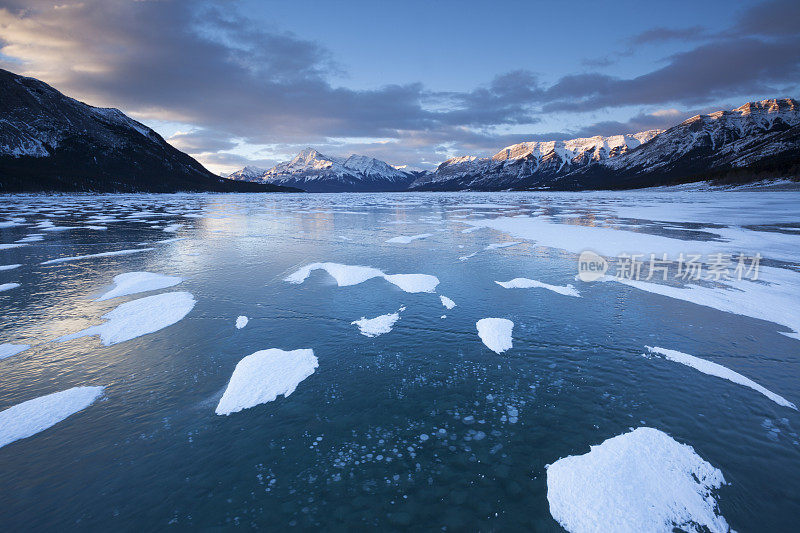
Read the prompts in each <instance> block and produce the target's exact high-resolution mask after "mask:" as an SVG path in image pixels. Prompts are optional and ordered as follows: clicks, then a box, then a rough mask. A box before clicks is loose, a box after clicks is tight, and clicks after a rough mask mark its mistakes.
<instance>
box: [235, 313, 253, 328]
mask: <svg viewBox="0 0 800 533" xmlns="http://www.w3.org/2000/svg"><path fill="white" fill-rule="evenodd" d="M249 321H250V320H249V319H248V318H247V317H246V316H244V315H240V316H237V317H236V329H242V328H243V327H245V326H246V325H247V323H248V322H249Z"/></svg>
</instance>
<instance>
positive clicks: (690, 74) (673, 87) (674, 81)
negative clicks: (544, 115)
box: [542, 36, 800, 112]
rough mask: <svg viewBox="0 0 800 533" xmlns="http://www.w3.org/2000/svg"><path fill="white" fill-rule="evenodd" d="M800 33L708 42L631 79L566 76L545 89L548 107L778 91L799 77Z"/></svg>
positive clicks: (584, 107)
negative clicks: (789, 35)
mask: <svg viewBox="0 0 800 533" xmlns="http://www.w3.org/2000/svg"><path fill="white" fill-rule="evenodd" d="M799 74H800V37H798V36H791V37H787V38H782V39H777V40H772V41H764V40H760V39H755V38H750V37H745V38H739V39H728V40H722V41H715V42H710V43H708V44H704V45H701V46H698V47H697V48H695V49H693V50H690V51H688V52H684V53H680V54H676V55H674V56H672V57H671V58H669V62H668V64H666V65H665V66H664V67H662V68H660V69H657V70H654V71H652V72H649V73H647V74H644V75H641V76H638V77H636V78H631V79H620V78H614V77H611V76H607V75H604V74H599V73H591V74H578V75H573V76H565V77H564V78H562V79H561V80H559V81H558V82H557V83H556V84H555V85H553V86H552V87H550V88H548V89H547V90H546V91H545V93H544V94H543V95H542V100H543V101H545V102H546V103H544V105H543V106H542V109H543V110H544V111H546V112H547V111H587V110H593V109H601V108H604V107H615V106H623V105H636V104H648V105H652V104H669V103H682V104H690V105H691V104H700V103H706V102H711V101H714V100H717V99H720V98H727V97H730V96H731V95H732V94H733V95H736V94H752V93H759V92H760V93H768V94H774V93H779V92H780V91H781V89H782V88H783V87H785V86H786V85H787V83H791V84H792V86H793V87H796V86H797V85H796V80H797V79H800V76H798V75H799Z"/></svg>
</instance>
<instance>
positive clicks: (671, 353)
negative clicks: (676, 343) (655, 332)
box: [645, 346, 797, 411]
mask: <svg viewBox="0 0 800 533" xmlns="http://www.w3.org/2000/svg"><path fill="white" fill-rule="evenodd" d="M645 348H647V350H648V351H649V352H650V353H651V354H656V355H660V356H663V357H664V358H665V359H667V360H669V361H674V362H676V363H680V364H682V365H686V366H690V367H692V368H694V369H695V370H699V371H700V372H702V373H703V374H708V375H709V376H715V377H718V378H722V379H727V380H728V381H731V382H733V383H736V384H737V385H743V386H745V387H749V388H751V389H753V390H754V391H757V392H760V393H761V394H763V395H764V396H766V397H767V398H769V399H770V400H772V401H773V402H775V403H777V404H778V405H782V406H784V407H789V408H791V409H794V410H795V411H797V407H796V406H795V404H793V403H792V402H790V401H789V400H787V399H786V398H784V397H783V396H779V395H777V394H775V393H774V392H772V391H771V390H769V389H766V388H764V387H762V386H761V385H759V384H758V383H756V382H755V381H753V380H751V379H750V378H746V377H745V376H743V375H741V374H739V373H738V372H734V371H733V370H731V369H730V368H727V367H724V366H722V365H720V364H717V363H713V362H711V361H707V360H705V359H701V358H699V357H695V356H694V355H689V354H688V353H683V352H679V351H677V350H668V349H666V348H659V347H657V346H645Z"/></svg>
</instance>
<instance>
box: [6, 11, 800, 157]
mask: <svg viewBox="0 0 800 533" xmlns="http://www.w3.org/2000/svg"><path fill="white" fill-rule="evenodd" d="M0 67H2V68H6V69H8V70H11V71H13V72H17V73H20V74H25V75H30V76H34V77H37V78H39V79H42V80H44V81H46V82H47V83H50V84H51V85H53V86H55V87H56V88H57V89H59V90H61V91H62V92H64V93H66V94H68V95H70V96H73V97H75V98H78V99H80V100H83V101H85V102H87V103H90V104H92V105H98V106H104V107H117V108H120V109H122V110H123V111H124V112H125V113H127V114H129V115H131V116H133V117H134V118H136V119H138V120H140V121H141V122H144V123H145V124H147V125H149V126H151V127H152V128H154V129H155V130H157V131H158V132H159V133H161V134H162V135H163V136H164V137H165V138H167V139H168V140H169V141H170V142H171V143H172V144H174V145H175V146H176V147H178V148H180V149H181V150H184V151H186V152H188V153H190V154H192V155H193V156H195V157H196V158H197V159H198V160H200V161H201V162H202V163H203V164H205V165H206V166H207V167H208V168H209V169H211V170H213V171H215V172H230V171H233V170H236V169H238V168H241V167H242V166H244V165H246V164H255V165H258V166H271V165H272V164H275V163H276V162H278V161H281V160H285V159H288V158H291V157H292V156H293V155H294V154H295V153H296V152H298V151H299V150H300V149H302V148H304V147H305V146H313V147H315V148H317V149H318V150H320V151H321V152H323V153H327V154H331V155H346V154H349V153H361V154H368V155H372V156H374V157H378V158H380V159H383V160H385V161H387V162H389V163H391V164H395V165H399V164H409V165H412V166H417V167H421V168H430V167H432V166H433V165H435V164H438V163H439V162H441V161H443V160H444V159H447V158H448V157H452V156H455V155H464V154H475V155H485V154H491V153H494V152H496V151H497V150H498V149H500V148H502V147H503V146H506V145H508V144H512V143H515V142H520V141H524V140H552V139H564V138H571V137H579V136H591V135H599V134H603V135H610V134H617V133H631V132H636V131H641V130H644V129H652V128H665V127H669V126H671V125H674V124H675V123H677V122H679V121H680V120H682V119H684V118H687V117H689V116H691V115H694V114H696V113H698V112H708V111H713V110H716V109H722V108H731V107H736V106H738V105H741V104H742V103H744V102H746V101H750V100H760V99H764V98H774V97H786V96H791V97H798V96H800V2H799V1H798V0H778V1H767V2H763V1H762V2H758V1H749V2H748V1H745V2H738V3H736V2H730V1H710V0H705V1H697V0H692V1H683V0H678V1H670V2H644V1H641V0H637V1H631V2H628V1H619V0H618V1H616V2H613V3H603V2H597V1H596V0H595V1H587V2H582V1H580V0H575V1H573V2H568V3H567V2H558V1H555V0H553V1H551V2H536V1H511V0H493V1H491V2H488V1H484V2H476V1H475V2H473V1H468V0H461V1H448V0H445V1H438V2H431V1H430V0H428V1H416V0H402V1H400V0H398V1H396V2H389V1H380V0H369V1H361V0H348V1H346V2H345V1H341V2H338V1H336V2H335V1H329V2H323V1H307V0H267V1H264V0H261V1H255V0H252V1H250V0H244V1H224V0H219V1H215V0H210V1H203V2H198V1H194V2H189V1H179V0H176V1H169V0H163V1H158V0H153V1H148V0H144V1H129V0H97V1H95V0H83V1H75V2H73V1H71V0H59V1H57V2H46V1H39V0H19V1H17V0H10V1H9V0H0Z"/></svg>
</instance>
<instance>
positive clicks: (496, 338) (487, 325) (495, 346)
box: [475, 318, 514, 353]
mask: <svg viewBox="0 0 800 533" xmlns="http://www.w3.org/2000/svg"><path fill="white" fill-rule="evenodd" d="M475 327H476V328H478V336H479V337H480V338H481V340H482V341H483V344H485V345H486V347H487V348H489V349H490V350H492V351H493V352H496V353H502V352H505V351H506V350H508V349H510V348H511V347H512V342H511V331H512V330H513V329H514V322H512V321H511V320H508V319H507V318H482V319H480V320H478V322H477V323H476V324H475Z"/></svg>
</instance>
